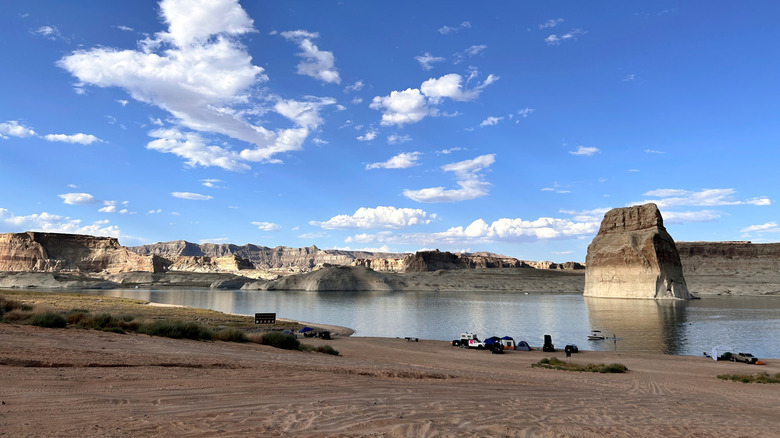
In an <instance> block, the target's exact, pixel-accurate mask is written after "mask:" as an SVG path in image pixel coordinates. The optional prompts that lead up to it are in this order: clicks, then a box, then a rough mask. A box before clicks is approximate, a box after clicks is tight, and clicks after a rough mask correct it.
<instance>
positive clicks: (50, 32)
mask: <svg viewBox="0 0 780 438" xmlns="http://www.w3.org/2000/svg"><path fill="white" fill-rule="evenodd" d="M33 33H36V34H38V35H41V36H42V37H44V38H47V39H50V40H56V39H58V38H62V34H61V33H60V30H59V29H58V28H57V26H41V27H39V28H37V29H35V30H34V31H33Z"/></svg>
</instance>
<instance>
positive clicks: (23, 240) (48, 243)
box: [0, 232, 162, 274]
mask: <svg viewBox="0 0 780 438" xmlns="http://www.w3.org/2000/svg"><path fill="white" fill-rule="evenodd" d="M161 269H162V263H161V261H160V260H159V259H157V258H155V257H151V256H147V257H143V256H140V255H138V254H136V253H134V252H132V251H128V250H127V248H125V247H123V246H121V245H120V244H119V241H118V240H117V239H115V238H113V237H95V236H86V235H79V234H62V233H39V232H26V233H5V234H0V271H10V272H56V271H70V272H85V273H89V272H105V273H109V274H111V273H118V272H129V271H147V272H156V270H161Z"/></svg>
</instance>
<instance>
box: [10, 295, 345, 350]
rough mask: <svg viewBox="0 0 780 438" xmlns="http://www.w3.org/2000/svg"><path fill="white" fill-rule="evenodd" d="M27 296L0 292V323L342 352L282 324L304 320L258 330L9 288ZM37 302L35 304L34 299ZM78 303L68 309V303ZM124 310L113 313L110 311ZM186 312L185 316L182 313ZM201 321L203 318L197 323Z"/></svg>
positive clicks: (133, 304) (112, 301)
mask: <svg viewBox="0 0 780 438" xmlns="http://www.w3.org/2000/svg"><path fill="white" fill-rule="evenodd" d="M3 293H4V294H6V293H7V294H10V295H15V296H19V297H22V298H24V299H26V302H24V301H22V300H14V299H8V298H6V297H5V296H4V295H0V322H15V323H21V324H33V325H38V326H41V327H51V328H66V327H73V328H79V329H92V330H101V331H106V332H114V333H127V332H136V333H142V334H147V335H150V336H164V337H169V338H184V339H197V340H219V341H227V342H256V343H259V344H265V345H271V346H274V347H277V348H284V349H289V350H303V351H312V352H318V353H324V354H332V355H336V356H338V355H339V352H338V351H336V350H335V349H333V347H331V346H329V345H324V346H318V347H313V346H309V345H303V344H301V343H300V342H299V341H298V339H296V337H295V336H294V335H289V334H284V333H282V332H281V330H282V329H288V330H295V329H298V328H299V325H298V324H296V323H292V322H283V321H280V322H279V323H278V324H275V325H274V326H265V327H262V329H264V330H271V331H267V332H262V333H258V332H256V330H257V329H258V327H257V326H256V325H255V324H254V319H253V318H252V317H249V316H241V315H230V314H224V313H220V312H216V311H211V310H204V309H193V308H181V307H176V308H173V307H153V306H147V305H146V303H145V302H143V301H139V300H129V299H126V298H106V297H93V296H88V295H75V294H56V293H49V292H29V291H8V292H5V291H4V292H3ZM30 301H32V302H33V303H35V304H30ZM67 303H72V304H75V307H72V308H70V309H67V307H64V304H67ZM117 310H118V311H119V312H121V314H120V315H121V316H118V317H117V316H114V314H112V313H110V311H117ZM177 317H181V318H177ZM194 321H198V322H194Z"/></svg>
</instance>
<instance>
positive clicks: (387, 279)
mask: <svg viewBox="0 0 780 438" xmlns="http://www.w3.org/2000/svg"><path fill="white" fill-rule="evenodd" d="M400 284H402V282H401V280H400V279H398V278H396V277H394V276H388V275H386V274H382V273H380V272H376V271H373V270H371V269H368V268H365V267H362V266H325V267H323V268H322V269H318V270H316V271H313V272H308V273H305V274H299V275H291V276H288V277H282V278H280V279H278V280H274V281H270V282H257V283H252V284H248V285H247V286H245V287H243V289H262V290H305V291H310V292H316V291H369V290H370V291H393V290H397V288H398V286H399V285H400Z"/></svg>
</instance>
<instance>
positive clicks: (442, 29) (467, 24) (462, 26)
mask: <svg viewBox="0 0 780 438" xmlns="http://www.w3.org/2000/svg"><path fill="white" fill-rule="evenodd" d="M470 27H471V22H470V21H464V22H462V23H460V24H459V25H457V26H455V27H450V26H442V27H440V28H439V33H440V34H442V35H447V34H448V33H453V32H457V31H459V30H461V29H468V28H470Z"/></svg>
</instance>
